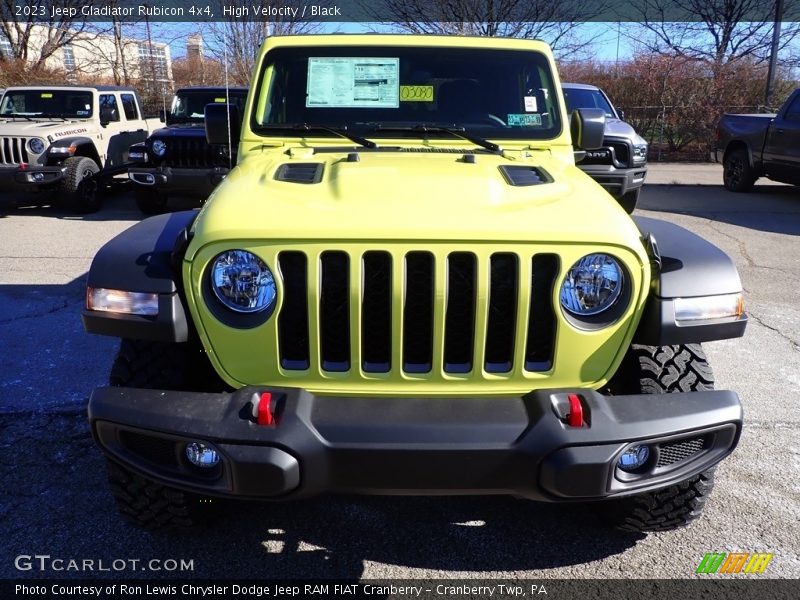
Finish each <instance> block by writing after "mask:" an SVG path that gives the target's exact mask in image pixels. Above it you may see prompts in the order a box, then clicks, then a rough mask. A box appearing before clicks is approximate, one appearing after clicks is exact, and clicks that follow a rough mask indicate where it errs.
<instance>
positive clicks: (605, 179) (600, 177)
mask: <svg viewBox="0 0 800 600" xmlns="http://www.w3.org/2000/svg"><path fill="white" fill-rule="evenodd" d="M577 166H578V168H579V169H580V170H581V171H583V172H584V173H586V174H587V175H588V176H589V177H591V178H592V179H594V180H595V181H596V182H597V183H599V184H600V185H602V186H603V188H604V189H605V190H606V191H607V192H608V193H609V194H611V195H612V196H614V197H615V198H622V196H624V195H625V194H627V193H628V192H633V191H635V190H638V189H639V188H641V187H642V186H643V185H644V178H645V176H646V175H647V166H646V165H642V166H641V167H625V168H621V167H616V166H614V165H582V164H580V163H578V165H577Z"/></svg>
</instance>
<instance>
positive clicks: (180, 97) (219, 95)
mask: <svg viewBox="0 0 800 600" xmlns="http://www.w3.org/2000/svg"><path fill="white" fill-rule="evenodd" d="M229 95H230V103H231V104H233V105H234V106H236V107H237V108H238V109H239V114H242V115H243V114H244V103H245V100H246V99H247V92H245V91H241V90H236V91H234V90H230V91H229ZM225 101H226V96H225V90H224V89H222V90H189V91H179V92H178V93H177V94H176V95H175V97H174V98H173V99H172V109H171V110H170V116H171V118H170V121H173V122H178V121H184V122H185V121H189V122H195V123H202V122H203V116H204V115H205V109H206V105H207V104H215V103H219V104H224V103H225Z"/></svg>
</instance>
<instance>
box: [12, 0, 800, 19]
mask: <svg viewBox="0 0 800 600" xmlns="http://www.w3.org/2000/svg"><path fill="white" fill-rule="evenodd" d="M777 4H778V0H597V1H592V2H586V0H88V1H87V0H5V1H4V2H2V4H0V20H3V21H17V22H31V21H33V22H40V23H43V24H59V23H64V22H69V21H70V20H71V21H75V22H82V21H89V22H113V21H121V22H139V21H145V20H147V21H150V22H195V23H198V22H213V21H217V22H219V21H231V22H235V21H264V22H287V21H297V22H381V23H393V22H418V23H433V22H456V23H487V22H488V23H497V22H566V23H580V22H642V21H656V22H659V21H666V22H691V21H708V20H710V21H729V22H748V21H757V22H763V21H773V20H774V18H775V10H776V5H777ZM782 4H783V13H782V17H781V20H782V21H800V0H783V1H782Z"/></svg>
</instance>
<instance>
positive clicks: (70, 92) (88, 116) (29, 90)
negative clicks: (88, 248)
mask: <svg viewBox="0 0 800 600" xmlns="http://www.w3.org/2000/svg"><path fill="white" fill-rule="evenodd" d="M158 125H159V122H158V119H145V118H143V116H142V109H141V102H140V101H139V97H138V96H137V94H136V92H135V91H134V90H133V89H131V88H122V87H110V86H94V87H93V86H59V87H52V86H47V87H44V86H31V87H14V88H9V89H7V90H6V91H5V94H4V95H3V98H2V100H0V192H40V191H50V192H56V194H57V196H56V201H58V202H63V204H64V205H65V206H67V207H68V208H69V209H71V210H74V211H76V212H80V213H89V212H94V211H96V210H98V209H99V208H100V205H101V203H102V195H101V194H100V191H101V189H102V187H103V186H104V185H105V184H106V183H108V182H109V181H110V180H111V178H112V177H113V176H115V175H118V174H123V173H125V172H126V169H127V162H128V149H129V148H130V146H131V145H132V144H135V143H137V142H142V141H144V140H145V139H146V138H147V136H148V135H149V132H150V131H151V129H155V128H157V127H158Z"/></svg>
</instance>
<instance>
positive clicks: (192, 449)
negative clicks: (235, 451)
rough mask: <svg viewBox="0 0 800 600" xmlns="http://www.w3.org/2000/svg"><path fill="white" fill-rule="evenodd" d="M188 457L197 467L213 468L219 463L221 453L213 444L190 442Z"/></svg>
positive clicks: (187, 451) (187, 449)
mask: <svg viewBox="0 0 800 600" xmlns="http://www.w3.org/2000/svg"><path fill="white" fill-rule="evenodd" d="M186 458H188V459H189V462H190V463H192V464H193V465H194V466H196V467H201V468H203V469H212V468H214V467H216V466H217V465H218V464H219V453H218V452H217V450H216V448H214V447H213V446H212V445H211V444H207V443H205V442H190V443H188V444H186Z"/></svg>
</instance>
